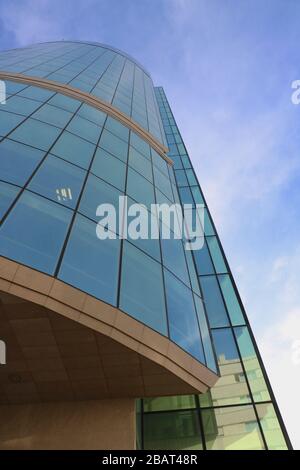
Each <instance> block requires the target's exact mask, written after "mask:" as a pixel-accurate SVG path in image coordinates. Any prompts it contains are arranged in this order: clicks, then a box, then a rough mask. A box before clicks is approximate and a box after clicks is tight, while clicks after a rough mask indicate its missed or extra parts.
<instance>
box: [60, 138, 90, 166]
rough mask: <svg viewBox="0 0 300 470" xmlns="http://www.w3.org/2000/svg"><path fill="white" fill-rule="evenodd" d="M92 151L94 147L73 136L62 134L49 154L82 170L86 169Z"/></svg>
mask: <svg viewBox="0 0 300 470" xmlns="http://www.w3.org/2000/svg"><path fill="white" fill-rule="evenodd" d="M94 150H95V145H93V144H91V143H90V142H87V141H86V140H83V139H81V138H80V137H77V136H76V135H74V134H70V133H69V132H64V133H63V134H62V135H61V136H60V138H59V139H58V141H57V142H56V144H55V145H54V147H53V148H52V150H51V153H54V154H55V155H57V156H59V157H62V158H64V159H65V160H68V161H69V162H71V163H74V164H76V165H79V166H81V167H83V168H88V167H89V164H90V162H91V159H92V156H93V153H94Z"/></svg>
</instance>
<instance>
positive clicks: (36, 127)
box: [10, 118, 61, 150]
mask: <svg viewBox="0 0 300 470" xmlns="http://www.w3.org/2000/svg"><path fill="white" fill-rule="evenodd" d="M60 132H61V129H58V128H57V127H53V126H50V125H49V124H45V123H44V122H40V121H35V120H34V119H30V118H29V119H27V121H25V122H24V123H23V124H22V125H21V126H20V127H18V128H17V129H16V130H15V131H14V132H13V133H12V134H11V136H10V137H11V138H12V139H14V140H18V141H20V142H23V143H24V144H27V145H32V147H37V148H39V149H42V150H48V149H49V148H50V147H51V145H53V143H54V141H55V139H56V138H57V137H58V136H59V134H60Z"/></svg>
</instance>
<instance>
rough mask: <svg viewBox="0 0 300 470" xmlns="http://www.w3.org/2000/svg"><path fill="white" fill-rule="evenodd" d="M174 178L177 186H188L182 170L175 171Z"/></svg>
mask: <svg viewBox="0 0 300 470" xmlns="http://www.w3.org/2000/svg"><path fill="white" fill-rule="evenodd" d="M175 178H176V181H177V184H178V186H188V185H189V183H188V180H187V177H186V175H185V171H184V170H175Z"/></svg>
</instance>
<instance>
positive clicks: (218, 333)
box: [211, 328, 251, 406]
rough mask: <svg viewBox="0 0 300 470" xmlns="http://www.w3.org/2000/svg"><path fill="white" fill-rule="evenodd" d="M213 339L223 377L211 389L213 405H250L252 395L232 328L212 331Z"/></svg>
mask: <svg viewBox="0 0 300 470" xmlns="http://www.w3.org/2000/svg"><path fill="white" fill-rule="evenodd" d="M212 337H213V342H214V346H215V351H216V355H217V358H218V364H219V368H220V372H221V377H220V378H219V380H218V382H217V383H216V385H215V386H214V387H213V388H212V389H211V397H212V400H213V404H214V405H215V406H217V405H219V406H220V405H235V404H237V405H238V404H242V403H249V402H250V401H251V400H250V393H249V390H248V386H247V383H246V381H245V377H244V373H243V368H242V365H241V362H240V358H239V354H238V351H237V347H236V344H235V341H234V336H233V333H232V331H231V328H225V329H220V330H212Z"/></svg>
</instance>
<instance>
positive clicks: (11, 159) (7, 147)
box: [0, 139, 44, 186]
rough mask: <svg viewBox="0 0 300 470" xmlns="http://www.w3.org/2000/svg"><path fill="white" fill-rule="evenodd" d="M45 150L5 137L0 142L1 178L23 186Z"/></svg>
mask: <svg viewBox="0 0 300 470" xmlns="http://www.w3.org/2000/svg"><path fill="white" fill-rule="evenodd" d="M43 156H44V152H42V151H40V150H36V149H33V148H31V147H27V146H26V145H22V144H19V143H18V142H13V141H12V140H8V139H5V140H3V141H2V142H1V143H0V175H1V179H3V180H5V181H8V182H10V183H15V184H17V185H20V186H23V185H24V184H25V183H26V181H27V180H28V178H29V177H30V176H31V175H32V173H33V171H34V169H35V168H36V167H37V165H38V164H39V163H40V161H41V160H42V158H43Z"/></svg>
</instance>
